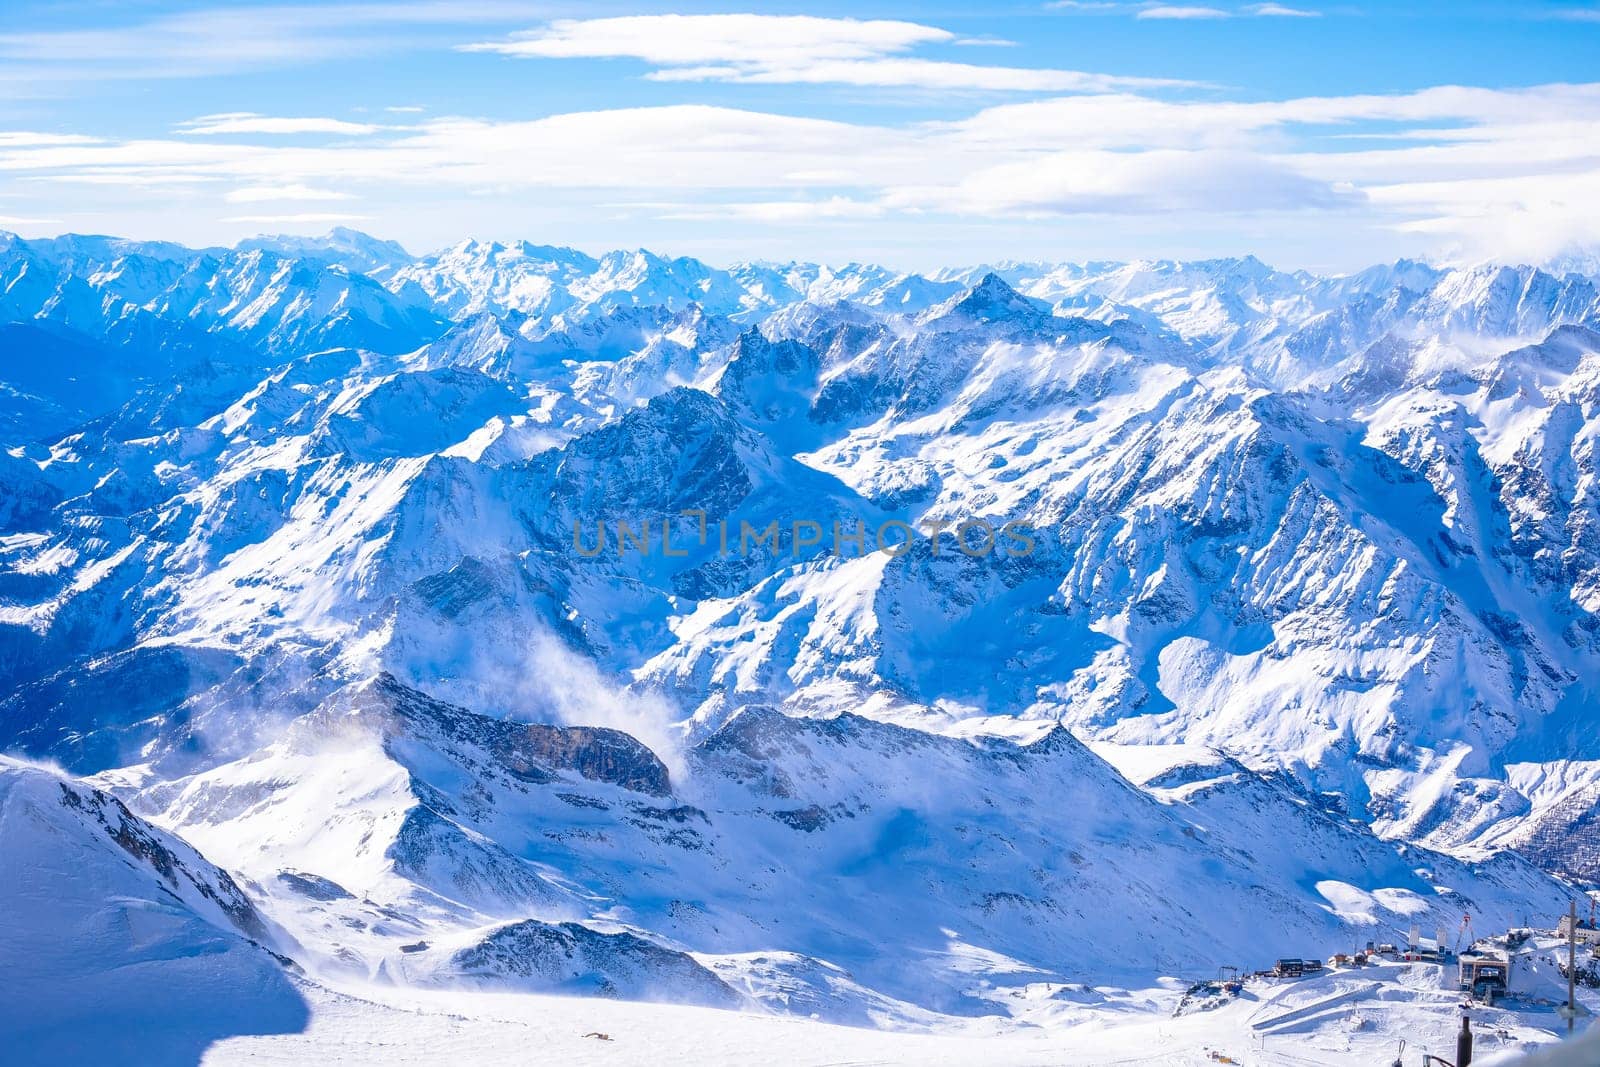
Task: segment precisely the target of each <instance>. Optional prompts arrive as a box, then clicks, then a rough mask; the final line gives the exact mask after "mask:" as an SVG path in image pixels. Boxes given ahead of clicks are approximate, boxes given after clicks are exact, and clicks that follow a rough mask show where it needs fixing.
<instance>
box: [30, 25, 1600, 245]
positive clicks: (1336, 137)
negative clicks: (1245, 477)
mask: <svg viewBox="0 0 1600 1067" xmlns="http://www.w3.org/2000/svg"><path fill="white" fill-rule="evenodd" d="M1597 55H1600V5H1596V4H1593V3H1589V4H1585V3H1574V2H1567V3H1556V2H1549V3H1545V2H1540V0H1534V2H1531V3H1522V4H1515V3H1472V2H1464V3H1454V4H1444V3H1439V4H1404V3H1400V4H1382V5H1379V4H1359V3H1358V4H1330V3H1320V2H1318V3H1312V2H1310V0H1305V2H1301V0H1287V2H1285V3H1232V2H1229V3H1223V2H1222V0H1217V2H1215V3H1213V2H1211V0H1193V2H1174V3H1158V2H1154V0H1148V2H1123V0H1079V2H1065V3H1015V4H997V5H983V4H972V3H966V4H951V3H939V2H935V3H928V4H915V5H913V4H896V3H884V4H874V5H859V4H851V5H845V4H810V5H804V6H801V5H788V6H784V7H782V8H779V7H774V6H770V5H759V6H752V5H746V6H742V7H740V6H713V5H706V4H688V5H686V4H677V5H674V6H672V7H668V8H663V7H651V6H645V5H639V4H631V5H613V4H584V5H564V4H529V3H523V2H520V0H462V2H457V3H448V2H444V0H410V2H385V3H359V2H348V0H346V2H337V0H336V2H331V3H322V4H315V5H295V4H256V5H194V4H179V3H140V2H137V0H134V2H121V3H113V2H110V0H100V2H72V0H68V2H64V3H63V2H59V0H58V2H53V3H38V2H34V0H10V2H9V3H8V4H7V9H6V15H5V16H4V18H3V20H0V227H4V228H9V229H13V230H16V231H18V232H21V233H24V234H47V233H58V232H66V231H75V232H102V233H118V234H125V235H129V236H135V237H146V238H148V237H165V238H171V239H176V240H182V241H185V242H188V243H231V242H232V241H235V240H237V239H239V238H240V237H244V236H248V235H251V234H254V233H259V232H296V233H316V232H322V231H324V230H326V229H328V228H329V227H330V226H333V225H349V226H354V227H356V228H359V229H363V230H366V231H368V232H371V233H374V234H377V235H379V236H383V237H391V238H394V239H397V240H400V241H401V242H403V243H405V244H406V245H407V246H409V247H413V248H416V249H426V248H432V247H437V246H440V245H444V244H447V243H452V242H454V241H456V240H459V239H461V238H463V237H467V236H473V237H480V238H498V239H501V240H512V239H529V240H534V241H537V242H541V243H554V244H570V245H574V246H577V247H580V248H584V249H586V250H589V251H598V250H604V249H607V248H612V247H636V246H641V245H643V246H647V247H651V248H653V249H656V250H658V251H663V252H668V253H674V254H691V255H698V256H701V257H703V258H706V259H709V260H712V261H714V262H729V261H732V260H735V259H746V258H766V259H787V258H807V259H821V260H827V261H834V262H839V261H845V260H851V259H870V260H876V261H880V262H887V263H891V264H896V265H901V266H906V267H917V268H926V267H930V266H936V265H941V264H955V263H970V262H976V261H982V260H995V259H1006V258H1045V259H1052V260H1083V259H1103V258H1117V259H1121V258H1131V257H1149V256H1181V257H1195V256H1209V255H1235V254H1242V253H1245V252H1252V253H1255V254H1257V255H1260V256H1261V257H1262V258H1264V259H1267V260H1269V261H1272V262H1275V263H1277V264H1279V265H1283V266H1291V267H1298V266H1303V267H1309V268H1314V269H1345V268H1354V267H1358V266H1360V265H1363V264H1366V263H1369V262H1374V261H1378V260H1384V259H1392V258H1394V257H1396V256H1399V255H1427V256H1432V257H1435V258H1443V259H1479V258H1485V257H1495V258H1505V259H1524V260H1532V261H1540V260H1544V259H1548V258H1551V257H1556V256H1560V255H1563V254H1568V253H1571V252H1574V251H1576V250H1579V249H1581V248H1584V247H1588V246H1591V245H1592V244H1594V243H1595V242H1596V241H1597V240H1600V211H1596V210H1595V208H1594V205H1595V204H1597V203H1600V84H1596V83H1597V82H1600V62H1597V60H1596V58H1595V57H1596V56H1597Z"/></svg>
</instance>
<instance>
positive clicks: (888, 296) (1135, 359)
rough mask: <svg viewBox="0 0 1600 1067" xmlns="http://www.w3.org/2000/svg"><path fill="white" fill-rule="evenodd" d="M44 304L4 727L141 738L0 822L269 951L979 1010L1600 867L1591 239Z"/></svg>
mask: <svg viewBox="0 0 1600 1067" xmlns="http://www.w3.org/2000/svg"><path fill="white" fill-rule="evenodd" d="M0 319H3V322H0V344H3V345H4V346H5V351H6V352H7V355H8V359H7V360H6V362H5V365H4V367H3V368H0V397H3V402H0V438H3V439H0V446H3V448H0V484H3V485H4V488H5V492H4V493H3V494H0V674H3V677H4V680H5V682H6V683H7V684H6V685H5V686H4V688H3V690H0V748H3V749H4V750H6V751H10V752H16V753H19V754H22V755H25V756H29V757H32V758H40V759H50V760H54V761H57V762H59V763H60V764H62V765H64V766H66V767H67V768H68V769H69V770H70V771H71V772H72V773H74V774H79V775H92V776H94V777H93V782H92V784H86V783H84V782H82V781H77V780H68V779H59V778H55V777H49V778H48V781H49V782H50V783H51V786H50V787H49V788H47V787H46V786H43V785H40V784H38V783H39V782H41V781H46V778H45V777H43V776H44V775H45V772H42V771H38V770H36V769H33V768H25V767H22V766H21V765H5V766H0V782H7V783H21V784H11V785H0V789H4V790H7V791H6V792H0V797H3V798H10V797H17V798H22V799H19V800H16V801H13V800H11V799H5V800H4V803H5V808H4V812H5V814H4V817H3V820H0V833H3V834H6V835H10V838H9V839H8V845H9V840H11V839H14V840H17V841H23V842H25V843H26V847H27V848H30V849H34V848H37V849H43V848H45V847H46V845H45V844H43V843H42V842H45V841H48V840H54V839H55V838H52V837H50V836H49V835H50V834H56V835H57V836H58V837H60V838H61V839H62V840H70V841H72V842H75V843H74V844H72V845H71V847H72V848H73V849H77V850H82V851H83V853H84V855H92V857H93V860H92V862H93V864H94V866H93V870H95V871H97V872H99V873H98V874H96V875H95V877H97V878H100V877H102V876H103V880H104V881H105V884H106V885H113V883H114V884H115V885H123V884H124V882H128V880H129V879H132V880H133V882H137V885H136V886H135V887H134V888H136V889H137V890H138V893H141V894H144V897H146V898H147V897H149V896H150V895H151V894H152V893H154V894H158V895H159V893H160V892H162V890H159V889H158V888H155V886H156V883H160V884H165V885H167V886H168V887H169V888H170V889H172V891H173V892H176V893H177V895H178V896H179V897H180V898H181V900H182V909H179V912H174V913H173V915H172V916H169V918H171V919H172V922H173V923H175V925H174V926H173V927H172V928H171V932H172V937H173V938H175V939H176V940H175V941H174V942H173V943H174V944H179V943H181V944H183V945H190V944H192V943H201V942H203V943H205V944H211V943H213V942H212V941H209V940H206V939H208V938H221V939H222V940H218V941H216V942H215V943H216V944H219V945H223V944H225V945H226V946H227V947H226V954H230V955H229V956H228V958H229V959H234V960H236V961H237V970H236V971H234V972H230V973H233V974H234V976H235V977H239V976H243V977H242V978H239V980H240V981H246V980H247V979H248V980H250V981H253V980H255V979H253V978H251V977H250V976H252V975H256V976H258V977H259V973H260V972H259V971H258V965H261V964H262V961H263V960H267V961H271V960H272V959H273V957H272V956H271V954H270V953H272V952H277V953H281V954H284V955H287V956H291V957H292V958H294V959H295V960H296V962H297V964H298V965H299V966H301V967H302V968H304V970H305V973H306V974H308V975H312V976H313V977H316V978H317V979H318V980H322V979H327V980H330V981H331V980H334V979H337V980H340V981H344V980H349V981H360V982H369V981H378V982H388V983H396V984H399V985H412V986H419V987H427V988H436V987H444V986H448V987H458V988H459V987H468V988H473V989H484V988H489V989H502V990H504V989H512V990H524V991H526V990H544V991H560V992H583V993H596V992H598V993H605V994H609V995H619V996H628V997H639V998H655V997H670V996H673V995H675V994H674V991H677V992H679V993H681V994H682V996H683V997H684V998H687V999H692V1000H694V1001H695V1002H697V1003H701V1004H711V1005H721V1006H727V1005H742V1006H751V1005H763V1006H765V1007H768V1008H771V1009H772V1010H777V1011H784V1010H788V1011H800V1010H802V1009H803V1010H804V1012H805V1013H806V1014H810V1013H812V1012H815V1013H817V1014H819V1015H824V1016H826V1017H827V1018H830V1019H835V1020H840V1021H850V1022H871V1021H886V1020H887V1021H892V1022H894V1023H895V1024H897V1025H907V1026H911V1025H928V1024H930V1020H938V1019H940V1018H944V1017H949V1016H963V1017H966V1016H972V1015H995V1016H1004V1015H1010V1014H1012V1013H1013V1012H1014V1011H1022V1010H1024V1008H1023V1007H1022V1004H1023V1002H1024V1001H1025V1000H1027V998H1030V997H1033V996H1035V995H1036V993H1037V990H1038V989H1040V988H1043V987H1046V986H1049V987H1056V986H1061V987H1063V988H1064V987H1065V986H1064V983H1068V982H1071V983H1080V984H1092V983H1094V982H1098V981H1099V980H1100V979H1101V978H1103V977H1104V976H1106V975H1108V974H1115V975H1117V976H1119V980H1123V979H1125V980H1127V981H1129V982H1144V983H1147V984H1148V983H1154V982H1156V981H1157V980H1159V979H1160V978H1161V977H1162V976H1163V975H1170V974H1173V973H1199V972H1200V971H1201V970H1204V971H1205V972H1206V973H1210V972H1211V970H1213V969H1214V966H1215V964H1216V963H1217V961H1218V960H1224V959H1231V958H1235V956H1236V955H1237V954H1238V953H1240V952H1242V951H1244V949H1243V948H1241V947H1240V946H1241V945H1245V944H1250V945H1253V946H1254V948H1253V949H1252V950H1256V951H1260V952H1262V953H1269V952H1283V953H1300V952H1305V953H1310V952H1311V951H1312V949H1311V948H1310V947H1305V946H1308V945H1324V944H1326V945H1332V944H1345V943H1349V942H1355V941H1357V940H1361V941H1364V940H1365V939H1366V938H1367V937H1368V936H1373V937H1377V936H1383V935H1384V934H1385V932H1391V931H1393V930H1395V929H1403V928H1405V927H1408V926H1409V925H1411V924H1413V923H1423V924H1426V925H1434V924H1438V923H1454V922H1455V921H1457V916H1458V915H1459V913H1460V912H1461V911H1462V910H1464V909H1468V910H1471V911H1472V912H1473V913H1474V914H1476V915H1479V916H1482V917H1484V921H1485V922H1490V921H1492V922H1494V923H1496V924H1502V923H1503V924H1509V923H1511V922H1513V921H1517V920H1518V919H1519V917H1521V916H1525V915H1526V914H1527V913H1528V912H1529V911H1530V910H1532V911H1535V912H1538V913H1544V912H1548V911H1552V910H1553V909H1555V908H1556V907H1558V906H1559V905H1560V903H1561V902H1562V900H1563V899H1564V898H1565V895H1566V894H1567V893H1568V892H1569V891H1570V882H1566V881H1563V879H1568V880H1580V881H1585V882H1588V881H1593V880H1594V879H1596V878H1597V877H1600V846H1596V845H1594V844H1593V843H1592V841H1591V840H1590V838H1591V836H1592V833H1593V830H1592V827H1593V825H1594V812H1595V810H1596V805H1597V803H1600V728H1597V725H1596V724H1597V723H1600V716H1597V715H1596V712H1597V710H1600V706H1597V701H1600V691H1597V688H1596V685H1595V681H1594V680H1595V679H1596V678H1600V511H1597V508H1600V497H1597V496H1596V493H1597V486H1600V468H1597V466H1596V464H1597V444H1596V440H1597V438H1596V433H1597V431H1596V427H1597V426H1600V300H1597V289H1596V283H1595V281H1594V279H1593V278H1592V277H1590V276H1588V275H1585V274H1583V273H1581V272H1566V273H1561V274H1553V273H1550V272H1547V271H1541V270H1536V269H1532V268H1512V267H1479V268H1463V269H1448V270H1447V269H1438V268H1434V267H1430V266H1427V265H1424V264H1420V263H1414V262H1407V261H1400V262H1398V263H1394V264H1386V265H1381V266H1376V267H1373V268H1371V269H1369V270H1366V271H1362V272H1359V273H1356V274H1352V275H1349V276H1344V277H1333V278H1325V277H1318V276H1315V275H1312V274H1310V273H1306V272H1292V273H1291V272H1284V271H1278V270H1275V269H1273V268H1271V267H1268V266H1267V265H1265V264H1263V263H1261V262H1259V261H1258V260H1255V259H1254V258H1251V257H1244V258H1242V259H1228V260H1211V261H1205V262H1198V263H1185V262H1176V261H1151V262H1141V263H1088V264H1031V265H1030V264H998V265H994V266H992V267H982V268H970V269H969V268H951V269H948V270H944V271H940V272H938V273H936V274H930V275H917V274H906V273H903V272H898V271H894V270H890V269H887V268H882V267H877V266H873V265H870V264H852V265H849V266H847V267H840V268H829V267H823V266H819V265H812V264H799V263H787V264H770V263H753V264H740V265H736V266H733V267H730V268H727V269H722V268H719V267H715V266H711V265H707V264H704V263H701V262H699V261H697V260H694V259H689V258H682V257H680V258H671V257H666V256H659V255H656V254H653V253H650V252H646V251H642V250H640V251H627V252H612V253H607V254H604V255H601V256H594V257H591V256H589V255H587V254H585V253H582V252H577V251H574V250H571V249H565V248H557V247H550V246H542V245H534V244H529V243H516V244H500V243H493V242H489V243H485V242H479V241H467V242H462V243H460V244H457V245H455V246H452V247H450V248H447V249H445V250H443V251H440V252H436V253H429V254H424V255H410V254H408V253H406V252H405V250H403V249H401V248H399V247H398V246H396V245H392V244H390V243H388V242H382V241H378V240H375V239H372V238H369V237H367V236H365V235H363V234H360V233H357V232H354V231H346V230H336V231H334V232H333V233H331V234H330V235H328V236H327V237H326V238H317V239H301V238H262V239H258V240H255V241H249V242H242V243H241V245H240V246H239V247H237V248H234V249H194V250H191V249H184V248H181V247H179V246H175V245H167V244H145V243H142V242H129V241H119V240H115V239H110V238H84V237H66V238H57V239H53V240H31V239H30V240H24V239H21V238H15V237H9V236H8V237H7V238H6V239H5V240H4V241H3V242H0ZM55 783H60V784H55ZM52 788H53V789H55V791H56V792H55V793H52V792H51V789H52ZM62 790H65V793H62V792H61V791H62ZM96 790H98V792H95V791H96ZM56 793H61V795H63V796H69V795H70V796H72V797H76V798H77V802H76V803H75V804H74V803H73V802H67V806H66V807H63V806H62V802H61V801H59V800H58V799H57V797H56ZM113 797H115V799H112V798H113ZM24 801H25V802H24ZM47 801H48V803H47ZM119 805H122V807H119ZM19 813H21V814H19ZM41 820H42V821H41ZM62 820H66V821H65V822H63V821H62ZM40 826H46V827H54V828H55V829H53V830H49V833H48V834H46V833H45V832H44V831H41V830H39V827H40ZM1285 826H1291V827H1293V828H1294V831H1295V832H1294V833H1293V834H1285V833H1284V832H1283V830H1282V828H1283V827H1285ZM58 831H59V834H58V833H57V832H58ZM162 835H166V836H162ZM124 840H126V841H134V842H145V841H150V842H155V843H156V844H157V845H159V846H160V849H157V848H156V847H155V845H150V846H149V847H144V848H143V850H142V852H140V855H139V856H134V857H133V859H134V860H136V861H137V863H136V864H135V866H133V867H129V866H128V863H129V862H130V861H129V860H125V859H123V858H122V857H119V856H118V855H117V851H116V850H118V849H121V850H123V852H124V853H125V854H126V853H127V849H126V846H125V845H123V844H122V843H121V842H122V841H124ZM184 842H187V844H184ZM180 846H181V847H180ZM184 848H189V849H193V850H198V851H197V852H192V853H191V852H184V851H183V849H184ZM161 849H164V850H166V852H165V853H163V852H161ZM136 851H137V850H136ZM201 853H203V854H204V855H205V857H206V859H205V860H200V859H199V855H200V854H201ZM165 854H170V855H171V856H175V857H178V858H179V860H181V866H182V867H183V868H184V869H185V870H187V871H188V872H189V874H190V875H192V877H188V876H181V877H179V882H180V883H181V884H177V883H173V882H171V881H170V880H169V879H167V875H166V873H164V871H163V865H164V864H165V866H166V867H173V864H172V863H165V861H159V862H158V861H156V860H152V859H151V857H152V856H155V857H159V856H161V855H165ZM108 857H110V859H115V860H116V862H115V863H111V862H110V859H108ZM147 861H148V862H147ZM140 864H142V866H140ZM212 865H220V866H212ZM146 868H148V869H146ZM174 869H175V868H174ZM223 869H226V870H227V871H229V872H231V873H230V874H228V875H226V876H224V875H222V874H221V871H222V870H223ZM224 877H226V878H228V879H231V882H224V881H223V879H224ZM96 884H99V883H96ZM129 884H132V883H129ZM230 884H231V885H232V886H233V888H232V889H231V890H229V889H228V888H227V885H230ZM1238 885H1248V886H1252V887H1255V888H1253V889H1252V891H1251V893H1252V895H1250V896H1248V897H1246V896H1241V895H1240V894H1238V893H1237V892H1235V891H1234V890H1233V889H1232V888H1230V887H1234V886H1238ZM174 886H176V888H173V887H174ZM206 887H209V893H210V894H211V895H207V894H208V891H207V888H206ZM24 888H26V887H24ZM3 889H4V887H0V890H3ZM19 891H20V890H19ZM30 891H31V890H30ZM118 891H119V892H120V890H118ZM240 901H243V903H242V904H241V903H240ZM1085 901H1095V902H1097V903H1096V905H1095V908H1094V909H1091V908H1089V907H1087V906H1086V905H1085V903H1084V902H1085ZM78 903H80V904H81V903H82V901H79V902H78ZM224 905H226V906H225V907H224ZM173 906H174V907H177V905H173ZM245 906H248V908H249V909H253V913H254V914H256V915H257V916H258V918H259V921H260V927H259V929H257V930H255V931H254V932H252V931H250V930H245V929H243V928H242V927H239V926H238V924H237V923H232V921H231V920H229V919H228V917H227V915H228V912H229V909H232V911H234V912H238V913H239V914H245V912H244V910H243V909H244V907H245ZM1107 908H1110V909H1112V912H1111V913H1109V914H1108V913H1107V912H1106V911H1105V909H1107ZM184 909H187V910H184ZM218 909H221V911H220V912H219V911H218ZM1117 909H1122V910H1120V911H1119V910H1117ZM180 912H181V914H180ZM1135 912H1137V913H1138V914H1140V915H1144V916H1155V917H1156V927H1155V928H1154V929H1159V930H1160V931H1162V932H1160V933H1152V932H1151V929H1152V928H1146V927H1144V926H1142V925H1139V924H1138V923H1134V922H1133V921H1132V919H1131V918H1130V916H1131V915H1132V914H1133V913H1135ZM62 914H65V913H62ZM1263 915H1266V916H1269V917H1270V920H1271V921H1270V923H1263V921H1262V916H1263ZM69 918H70V916H69ZM73 921H76V920H75V919H74V920H73ZM163 921H166V920H163ZM230 923H231V925H232V927H233V929H232V930H231V931H230V930H224V927H225V926H227V925H229V924H230ZM1108 930H1110V931H1111V932H1109V933H1108V932H1107V931H1108ZM217 931H222V932H221V933H219V932H217ZM952 931H954V932H952ZM1245 931H1250V932H1251V934H1250V936H1249V937H1246V935H1245ZM1091 933H1092V934H1093V936H1094V938H1096V939H1098V940H1096V941H1095V944H1097V945H1098V946H1099V947H1098V948H1097V950H1096V952H1095V953H1094V954H1093V958H1086V957H1085V956H1084V955H1083V954H1082V953H1081V951H1080V950H1081V946H1082V945H1083V944H1084V943H1086V939H1088V938H1089V937H1090V935H1091ZM280 934H281V935H282V936H281V938H280V937H279V935H280ZM224 935H226V936H224ZM195 938H199V939H200V941H199V942H196V941H195V940H194V939H195ZM228 938H231V939H232V940H227V939H228ZM252 940H253V941H255V942H257V943H258V944H257V946H255V947H252V946H251V944H250V942H251V941H252ZM884 946H888V947H887V948H885V947H884ZM908 959H915V960H919V961H923V962H922V963H920V964H919V965H918V967H916V968H910V967H907V966H905V965H903V963H901V962H897V961H904V960H908ZM268 965H269V966H271V967H276V966H277V964H276V963H270V964H268ZM230 966H231V965H230ZM975 969H976V970H975ZM975 973H976V974H981V979H975V978H974V974H975ZM985 983H987V984H985ZM1000 990H1006V991H1008V992H999V991H1000ZM1027 990H1033V991H1034V992H1024V991H1027ZM1009 991H1017V995H1016V996H1015V997H1013V996H1012V994H1011V992H1009ZM1052 996H1054V994H1052ZM291 1000H292V998H291ZM1029 1003H1031V1001H1030V1002H1029ZM1051 1003H1052V1007H1051V1010H1056V1009H1058V1008H1059V1009H1060V1010H1069V1009H1067V1008H1062V1007H1061V1005H1059V1004H1055V1003H1054V1001H1052V1002H1051ZM285 1004H286V1005H287V1006H288V1007H289V1008H292V1003H291V1002H290V1001H285ZM1027 1010H1032V1009H1027ZM291 1014H292V1012H291Z"/></svg>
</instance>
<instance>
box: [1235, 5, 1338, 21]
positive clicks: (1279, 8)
mask: <svg viewBox="0 0 1600 1067" xmlns="http://www.w3.org/2000/svg"><path fill="white" fill-rule="evenodd" d="M1244 12H1245V14H1247V15H1256V16H1258V17H1261V18H1288V19H1314V18H1321V17H1322V12H1320V11H1307V10H1304V9H1302V8H1298V7H1285V6H1284V5H1282V4H1252V5H1250V6H1249V7H1247V8H1245V9H1244Z"/></svg>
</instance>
